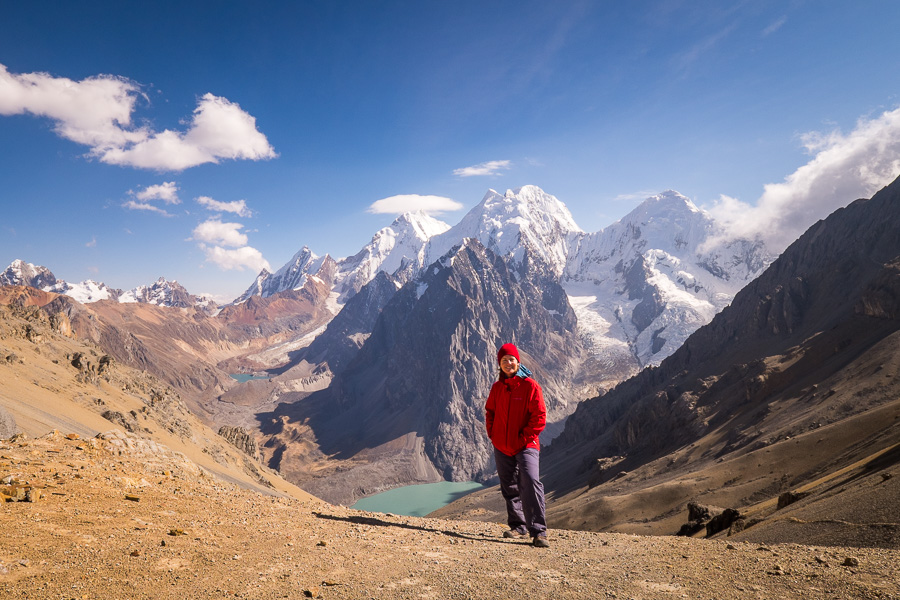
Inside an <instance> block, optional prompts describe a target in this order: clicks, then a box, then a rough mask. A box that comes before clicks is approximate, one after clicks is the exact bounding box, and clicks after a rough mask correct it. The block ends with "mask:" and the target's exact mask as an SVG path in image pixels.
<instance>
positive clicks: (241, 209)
mask: <svg viewBox="0 0 900 600" xmlns="http://www.w3.org/2000/svg"><path fill="white" fill-rule="evenodd" d="M196 200H197V202H198V203H199V204H200V205H201V206H205V207H206V208H208V209H209V210H212V211H218V212H230V213H234V214H236V215H237V216H239V217H251V216H253V212H252V211H251V210H250V209H249V208H247V202H246V201H245V200H235V201H233V202H219V201H218V200H213V199H212V198H210V197H209V196H200V197H198V198H196Z"/></svg>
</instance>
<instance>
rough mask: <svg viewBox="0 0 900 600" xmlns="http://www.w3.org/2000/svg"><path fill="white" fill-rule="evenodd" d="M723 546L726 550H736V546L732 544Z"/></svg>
mask: <svg viewBox="0 0 900 600" xmlns="http://www.w3.org/2000/svg"><path fill="white" fill-rule="evenodd" d="M725 548H726V549H727V550H737V546H735V545H734V544H728V545H727V546H725Z"/></svg>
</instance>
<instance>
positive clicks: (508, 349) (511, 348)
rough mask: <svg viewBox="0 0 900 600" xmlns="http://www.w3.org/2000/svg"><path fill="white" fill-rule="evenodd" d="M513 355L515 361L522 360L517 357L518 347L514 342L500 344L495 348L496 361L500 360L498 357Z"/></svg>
mask: <svg viewBox="0 0 900 600" xmlns="http://www.w3.org/2000/svg"><path fill="white" fill-rule="evenodd" d="M507 354H508V355H509V356H515V357H516V362H522V359H520V358H519V349H518V348H516V345H515V344H503V345H502V346H500V349H499V350H497V362H498V363H499V362H500V359H501V358H503V357H504V356H506V355H507Z"/></svg>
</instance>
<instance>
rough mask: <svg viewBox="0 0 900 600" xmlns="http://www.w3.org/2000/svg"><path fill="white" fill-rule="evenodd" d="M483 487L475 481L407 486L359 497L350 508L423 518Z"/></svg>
mask: <svg viewBox="0 0 900 600" xmlns="http://www.w3.org/2000/svg"><path fill="white" fill-rule="evenodd" d="M484 487H485V486H483V485H482V484H480V483H476V482H474V481H464V482H453V481H441V482H440V483H424V484H421V485H407V486H405V487H401V488H396V489H393V490H388V491H386V492H382V493H380V494H375V495H374V496H369V497H368V498H362V499H360V500H359V501H358V502H357V503H356V504H354V505H353V506H351V507H350V508H356V509H358V510H367V511H369V512H380V513H391V514H395V515H404V516H407V517H424V516H425V515H427V514H428V513H430V512H433V511H436V510H437V509H439V508H441V507H443V506H446V505H448V504H450V503H451V502H453V501H454V500H459V499H460V498H462V497H463V496H465V495H466V494H471V493H472V492H475V491H478V490H480V489H482V488H484Z"/></svg>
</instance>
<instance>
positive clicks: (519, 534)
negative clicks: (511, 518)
mask: <svg viewBox="0 0 900 600" xmlns="http://www.w3.org/2000/svg"><path fill="white" fill-rule="evenodd" d="M503 537H505V538H513V539H522V538H527V537H528V534H527V533H526V532H524V531H519V530H518V529H507V530H506V531H504V532H503Z"/></svg>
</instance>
